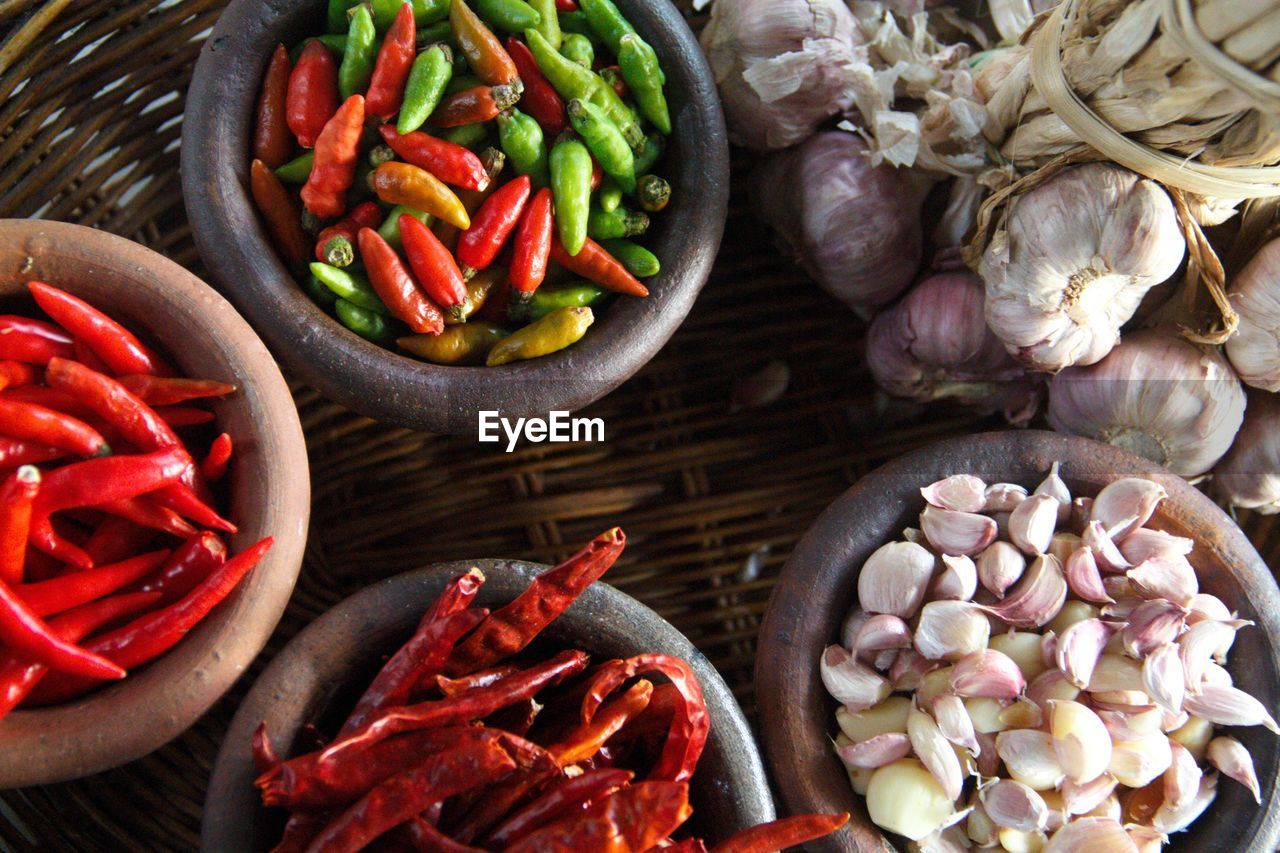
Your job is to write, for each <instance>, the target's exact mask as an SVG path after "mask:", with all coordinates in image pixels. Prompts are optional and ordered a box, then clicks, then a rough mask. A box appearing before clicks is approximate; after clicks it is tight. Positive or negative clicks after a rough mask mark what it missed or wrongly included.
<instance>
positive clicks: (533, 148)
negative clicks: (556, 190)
mask: <svg viewBox="0 0 1280 853" xmlns="http://www.w3.org/2000/svg"><path fill="white" fill-rule="evenodd" d="M498 141H499V143H500V144H501V145H502V151H503V153H504V154H506V155H507V160H508V161H509V162H510V163H511V165H512V166H513V167H515V170H516V171H517V172H519V173H520V174H522V175H528V176H529V179H530V180H531V181H532V182H533V185H534V186H535V187H545V186H546V185H547V182H548V180H549V176H548V172H547V146H546V143H545V142H543V136H542V127H541V125H539V124H538V122H537V121H535V120H534V118H533V116H527V115H525V114H524V113H522V112H520V111H519V110H517V109H515V108H512V109H509V110H503V111H502V112H500V113H498Z"/></svg>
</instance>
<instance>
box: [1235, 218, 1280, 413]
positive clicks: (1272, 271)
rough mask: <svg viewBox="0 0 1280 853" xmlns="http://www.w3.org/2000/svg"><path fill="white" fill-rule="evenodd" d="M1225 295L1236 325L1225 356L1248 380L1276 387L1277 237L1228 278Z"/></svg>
mask: <svg viewBox="0 0 1280 853" xmlns="http://www.w3.org/2000/svg"><path fill="white" fill-rule="evenodd" d="M1229 298H1230V299H1231V307H1232V308H1234V309H1236V312H1237V313H1238V314H1239V315H1240V325H1239V326H1238V327H1237V328H1236V333H1235V334H1234V335H1232V336H1231V337H1230V338H1228V339H1227V345H1226V349H1227V358H1229V359H1231V364H1232V366H1233V367H1235V369H1236V372H1237V373H1239V374H1240V378H1241V379H1243V380H1244V381H1245V382H1247V383H1248V384H1250V385H1252V386H1254V387H1255V388H1261V389H1262V390H1264V391H1271V392H1273V393H1274V392H1276V391H1280V239H1275V240H1272V241H1271V242H1269V243H1267V244H1266V245H1265V246H1263V247H1262V248H1261V249H1259V250H1258V253H1257V254H1256V255H1254V256H1253V259H1252V260H1250V261H1249V263H1248V264H1247V265H1246V266H1245V268H1244V269H1242V270H1241V271H1240V272H1239V273H1237V274H1236V275H1235V276H1234V277H1233V278H1232V280H1231V292H1230V294H1229Z"/></svg>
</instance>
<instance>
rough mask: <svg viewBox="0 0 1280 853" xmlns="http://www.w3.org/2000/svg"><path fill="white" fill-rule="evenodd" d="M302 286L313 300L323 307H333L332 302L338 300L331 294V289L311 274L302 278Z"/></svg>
mask: <svg viewBox="0 0 1280 853" xmlns="http://www.w3.org/2000/svg"><path fill="white" fill-rule="evenodd" d="M302 286H303V289H305V290H306V291H307V293H308V294H309V295H310V296H311V299H312V300H313V301H315V302H317V303H319V304H320V305H322V306H323V307H325V308H331V307H333V303H335V302H337V301H338V297H336V296H334V295H333V291H332V290H330V289H329V288H327V287H325V285H324V282H322V281H321V280H320V279H318V278H316V277H315V276H313V275H308V276H305V277H304V278H303V279H302Z"/></svg>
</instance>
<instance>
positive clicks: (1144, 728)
mask: <svg viewBox="0 0 1280 853" xmlns="http://www.w3.org/2000/svg"><path fill="white" fill-rule="evenodd" d="M1098 718H1099V719H1101V720H1102V724H1103V725H1104V726H1106V727H1107V731H1109V732H1111V740H1113V741H1124V740H1140V739H1142V738H1144V737H1146V736H1147V735H1149V734H1151V733H1152V732H1160V731H1164V726H1163V725H1161V723H1162V722H1163V719H1164V715H1163V714H1162V713H1161V711H1160V709H1159V708H1152V709H1151V710H1150V711H1140V712H1138V713H1136V714H1135V713H1124V712H1121V711H1098Z"/></svg>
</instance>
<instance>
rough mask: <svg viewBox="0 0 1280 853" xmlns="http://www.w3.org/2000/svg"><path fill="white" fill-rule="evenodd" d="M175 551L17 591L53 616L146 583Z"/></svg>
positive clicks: (40, 612) (41, 612)
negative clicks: (147, 577) (140, 583)
mask: <svg viewBox="0 0 1280 853" xmlns="http://www.w3.org/2000/svg"><path fill="white" fill-rule="evenodd" d="M170 553H171V552H169V551H167V550H165V551H152V552H151V553H150V554H142V555H140V556H137V557H133V558H132V559H128V560H124V561H123V562H119V563H115V564H113V565H110V566H101V567H99V568H96V569H88V570H86V571H83V572H72V573H71V574H68V575H62V576H61V577H56V578H51V579H50V580H47V581H38V582H36V583H27V584H19V585H17V586H14V587H13V591H14V592H15V593H16V594H17V595H18V597H19V598H21V599H22V600H23V601H25V602H26V603H27V606H28V607H30V608H31V612H32V613H34V614H36V615H37V616H51V615H53V614H55V613H61V612H63V611H64V610H70V609H71V608H73V607H79V606H80V605H81V604H88V603H89V602H90V601H97V600H98V599H99V598H102V597H103V596H105V595H110V594H111V593H113V592H115V591H116V590H119V589H123V588H124V587H126V586H128V585H129V584H131V583H135V582H137V581H139V580H142V579H143V578H144V577H146V576H147V575H149V574H151V573H152V572H154V571H155V570H156V568H157V567H158V566H159V565H160V564H161V563H163V562H164V561H165V560H166V559H167V558H168V556H169V554H170Z"/></svg>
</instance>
